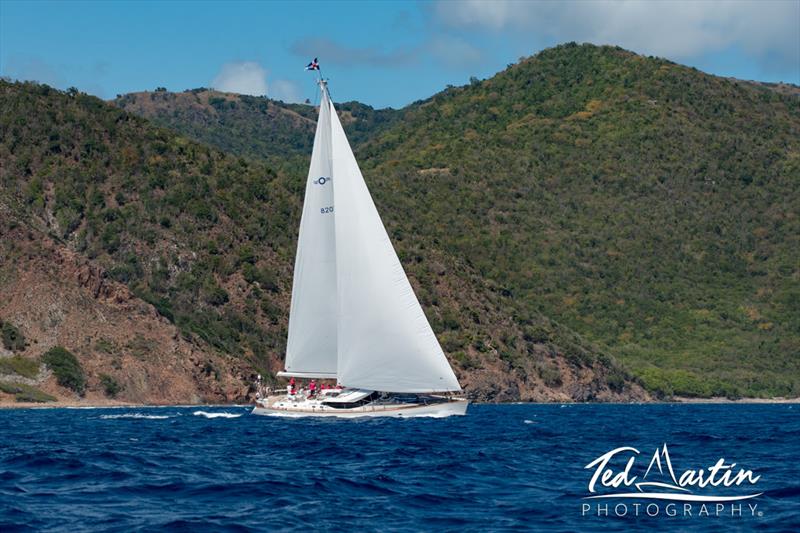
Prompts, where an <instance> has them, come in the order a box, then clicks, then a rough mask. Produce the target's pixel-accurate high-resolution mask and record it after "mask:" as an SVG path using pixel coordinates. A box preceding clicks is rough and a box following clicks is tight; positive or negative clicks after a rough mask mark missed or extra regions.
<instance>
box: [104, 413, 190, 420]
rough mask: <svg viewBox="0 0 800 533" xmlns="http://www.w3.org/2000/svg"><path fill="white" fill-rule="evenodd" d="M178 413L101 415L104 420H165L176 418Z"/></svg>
mask: <svg viewBox="0 0 800 533" xmlns="http://www.w3.org/2000/svg"><path fill="white" fill-rule="evenodd" d="M175 416H177V415H145V414H142V413H123V414H121V415H100V418H102V419H103V420H115V419H118V418H136V419H145V420H164V419H166V418H175Z"/></svg>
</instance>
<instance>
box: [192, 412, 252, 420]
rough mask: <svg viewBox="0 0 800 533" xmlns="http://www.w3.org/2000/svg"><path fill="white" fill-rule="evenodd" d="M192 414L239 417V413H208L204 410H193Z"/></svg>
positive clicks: (212, 416) (209, 416)
mask: <svg viewBox="0 0 800 533" xmlns="http://www.w3.org/2000/svg"><path fill="white" fill-rule="evenodd" d="M192 414H193V415H194V416H204V417H206V418H239V417H240V416H242V414H241V413H238V414H237V413H209V412H206V411H195V412H194V413H192Z"/></svg>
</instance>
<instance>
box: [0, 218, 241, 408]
mask: <svg viewBox="0 0 800 533" xmlns="http://www.w3.org/2000/svg"><path fill="white" fill-rule="evenodd" d="M11 225H15V224H13V223H12V224H11ZM15 226H16V227H14V228H13V229H11V228H10V227H9V224H8V222H7V221H4V223H0V227H2V236H3V239H2V243H0V257H2V258H3V264H2V269H1V270H0V316H2V317H3V320H4V321H6V322H9V323H11V324H13V325H14V326H15V327H16V328H17V329H18V330H19V331H20V332H21V333H22V334H23V335H24V337H25V339H26V340H27V343H26V344H27V346H26V347H25V349H24V350H22V351H20V352H19V353H20V355H22V356H23V357H25V358H26V359H30V360H32V361H37V362H38V360H39V359H40V358H41V356H42V354H44V352H46V351H47V350H48V349H50V348H52V347H54V346H64V347H68V349H69V350H70V351H72V352H73V353H75V355H76V356H77V357H78V359H79V361H80V364H81V366H82V367H83V370H84V372H85V373H86V376H87V380H88V382H87V391H86V394H85V396H84V397H79V396H78V395H77V394H75V393H74V392H72V391H70V390H69V389H66V388H64V387H60V386H58V384H57V383H56V380H55V378H54V377H53V376H52V373H50V372H47V371H46V369H45V368H44V367H43V368H42V371H41V372H40V373H39V375H38V376H36V377H33V378H28V379H23V378H21V376H16V375H13V374H11V373H8V374H4V375H0V381H7V382H16V381H22V382H24V383H27V384H29V385H33V386H36V387H38V388H39V389H41V390H43V391H44V392H46V393H49V394H51V395H53V396H55V397H56V398H58V399H59V400H62V401H66V402H78V403H81V402H85V403H103V402H107V401H109V400H110V399H109V398H108V396H107V394H106V393H105V391H104V387H103V385H102V383H101V381H100V376H101V375H106V376H110V377H111V378H112V379H113V380H114V381H115V382H116V383H118V384H119V385H121V387H122V390H121V391H120V393H119V394H118V395H117V397H116V398H115V399H116V400H118V401H124V402H132V403H146V404H170V403H200V402H212V403H221V402H241V401H245V400H246V399H247V397H248V392H249V383H251V382H252V379H251V376H250V372H251V369H249V368H247V366H246V365H243V364H242V362H241V361H237V360H235V359H233V358H232V357H229V356H224V355H222V354H219V353H217V352H215V351H214V350H210V349H208V347H203V346H198V345H197V344H194V343H191V342H189V341H187V340H185V339H184V338H183V336H182V335H181V334H180V331H179V330H178V329H177V328H176V327H175V325H174V324H171V323H170V322H169V321H168V320H167V319H165V318H164V317H163V316H161V315H159V314H158V312H157V311H156V310H155V308H154V307H153V306H152V305H150V304H148V303H147V302H144V301H143V300H141V299H139V298H137V297H135V296H134V295H133V294H132V293H131V292H130V290H129V289H128V288H127V287H126V286H125V285H123V284H121V283H119V282H117V281H114V280H113V279H111V278H109V277H108V274H107V273H106V272H105V271H104V270H103V269H102V268H100V267H98V266H97V265H96V264H94V263H93V262H92V261H89V260H87V259H86V258H85V257H83V256H81V255H80V254H77V253H75V252H74V251H72V250H69V249H68V248H66V247H65V246H63V245H61V244H58V243H56V242H54V241H53V240H52V239H51V238H50V237H48V236H47V235H45V234H42V233H41V232H38V231H36V230H33V229H31V228H26V227H24V226H21V225H15ZM3 355H5V356H10V355H11V354H10V353H8V350H6V353H5V354H3ZM13 401H14V397H13V395H12V394H6V395H5V396H4V395H3V394H2V393H0V402H13Z"/></svg>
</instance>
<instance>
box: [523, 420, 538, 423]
mask: <svg viewBox="0 0 800 533" xmlns="http://www.w3.org/2000/svg"><path fill="white" fill-rule="evenodd" d="M525 423H526V424H535V423H536V422H534V421H533V420H525Z"/></svg>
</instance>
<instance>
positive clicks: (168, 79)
mask: <svg viewBox="0 0 800 533" xmlns="http://www.w3.org/2000/svg"><path fill="white" fill-rule="evenodd" d="M569 41H576V42H579V43H583V42H590V43H594V44H611V45H618V46H621V47H623V48H626V49H629V50H632V51H634V52H637V53H641V54H645V55H655V56H660V57H665V58H667V59H670V60H672V61H675V62H678V63H682V64H686V65H690V66H694V67H697V68H699V69H700V70H703V71H705V72H709V73H711V74H716V75H720V76H733V77H737V78H742V79H751V80H759V81H771V82H778V81H784V82H789V83H794V84H800V0H760V1H759V0H756V1H751V0H717V1H712V0H695V1H683V0H661V1H656V0H649V1H648V0H645V1H640V0H627V1H614V0H574V1H569V0H567V1H550V0H540V1H520V0H488V1H486V0H463V1H456V0H431V1H425V2H417V1H405V2H400V1H390V0H383V1H374V2H369V1H349V2H348V1H342V2H312V1H295V2H280V1H227V2H216V1H210V0H209V1H195V2H192V1H190V0H184V1H161V2H156V1H144V0H139V1H103V2H101V1H89V2H73V1H69V0H61V1H57V2H50V1H18V0H0V76H5V77H9V78H12V79H24V80H35V81H39V82H42V83H47V84H49V85H52V86H55V87H58V88H62V89H65V88H68V87H72V86H74V87H77V88H78V89H80V90H82V91H85V92H87V93H90V94H94V95H97V96H99V97H101V98H105V99H110V98H114V96H116V95H117V94H123V93H127V92H133V91H143V90H153V89H155V88H156V87H166V88H167V89H168V90H170V91H183V90H186V89H192V88H197V87H214V88H217V89H220V90H226V91H231V92H240V93H245V94H254V95H264V94H266V95H267V96H269V97H270V98H276V99H281V100H284V101H289V102H302V101H304V100H305V99H307V98H308V99H310V100H312V101H313V100H314V98H315V95H316V86H315V83H314V76H313V74H312V73H309V72H306V71H305V70H304V67H305V65H306V64H307V63H308V62H309V61H310V60H311V59H312V58H314V57H318V58H319V62H320V65H321V66H322V73H323V75H324V76H325V77H326V78H329V80H330V83H329V86H330V90H331V95H332V96H333V98H334V100H336V101H342V102H344V101H350V100H358V101H361V102H364V103H367V104H370V105H372V106H374V107H387V106H391V107H402V106H404V105H407V104H409V103H411V102H414V101H416V100H420V99H424V98H427V97H429V96H431V95H433V94H435V93H436V92H438V91H441V90H442V89H444V88H445V87H446V86H447V85H463V84H465V83H467V82H468V81H469V78H470V77H471V76H476V77H478V78H481V79H483V78H487V77H490V76H492V75H494V74H495V73H497V72H499V71H501V70H503V69H504V68H506V66H507V65H509V64H511V63H515V62H516V61H518V60H519V58H521V57H527V56H530V55H533V54H535V53H537V52H539V51H540V50H542V49H544V48H548V47H550V46H554V45H556V44H560V43H564V42H569Z"/></svg>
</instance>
